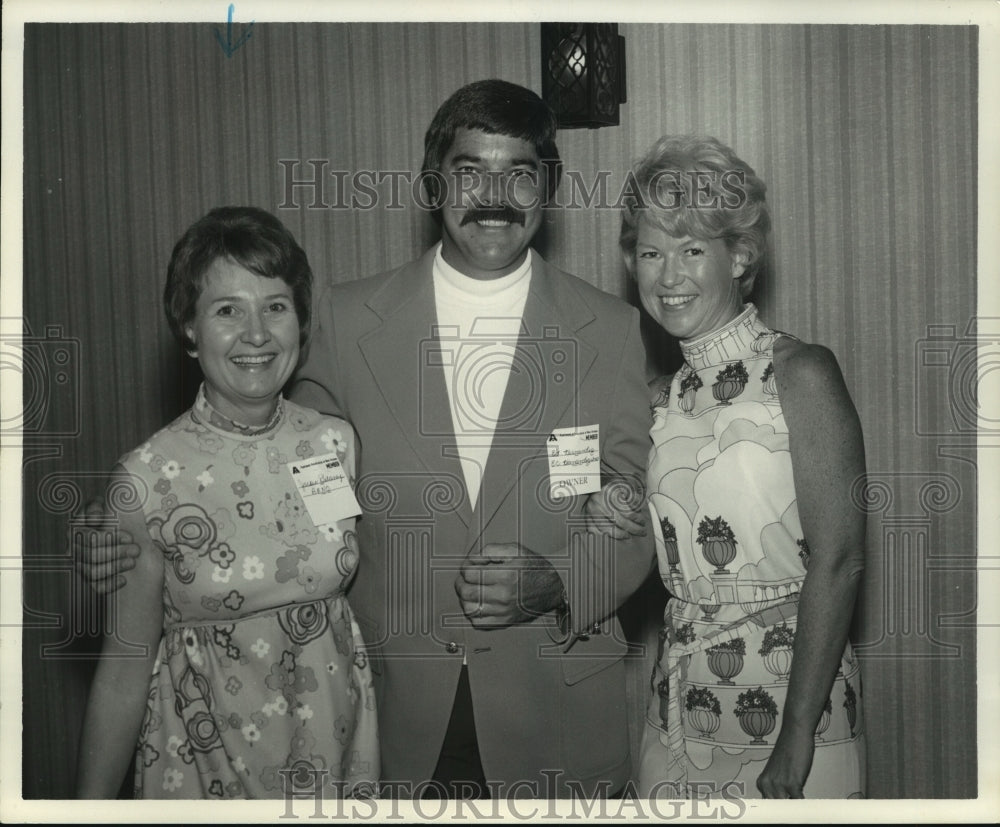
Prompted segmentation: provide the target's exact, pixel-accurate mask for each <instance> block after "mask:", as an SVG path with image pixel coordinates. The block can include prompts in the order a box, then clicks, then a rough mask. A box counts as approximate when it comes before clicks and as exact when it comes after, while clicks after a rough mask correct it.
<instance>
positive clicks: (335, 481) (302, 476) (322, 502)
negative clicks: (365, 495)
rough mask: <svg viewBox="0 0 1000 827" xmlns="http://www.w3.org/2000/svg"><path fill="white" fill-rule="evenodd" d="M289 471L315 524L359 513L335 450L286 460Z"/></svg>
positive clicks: (334, 520)
mask: <svg viewBox="0 0 1000 827" xmlns="http://www.w3.org/2000/svg"><path fill="white" fill-rule="evenodd" d="M288 471H289V473H290V474H291V475H292V480H293V481H294V482H295V487H296V488H297V489H298V490H299V496H301V497H302V502H303V503H305V506H306V511H308V512H309V516H310V517H312V521H313V522H314V523H315V524H316V525H317V526H321V525H326V524H327V523H335V522H336V521H337V520H343V519H345V518H347V517H356V516H357V515H358V514H360V513H361V506H360V505H358V501H357V498H356V497H355V496H354V490H353V489H352V488H351V483H350V481H349V480H348V479H347V472H346V471H345V470H344V466H343V465H342V464H341V462H340V460H339V459H338V458H337V455H336V454H335V453H330V454H321V455H320V456H316V457H309V459H304V460H294V461H292V462H290V463H288Z"/></svg>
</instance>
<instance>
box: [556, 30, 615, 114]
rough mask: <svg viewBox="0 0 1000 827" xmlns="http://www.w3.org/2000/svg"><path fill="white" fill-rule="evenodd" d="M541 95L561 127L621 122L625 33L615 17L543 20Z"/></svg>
mask: <svg viewBox="0 0 1000 827" xmlns="http://www.w3.org/2000/svg"><path fill="white" fill-rule="evenodd" d="M542 97H543V98H544V99H545V101H546V102H547V103H548V104H549V106H551V107H552V109H553V110H554V111H555V113H556V117H557V118H558V119H559V126H560V127H563V128H576V127H590V128H594V127H598V126H617V125H618V122H619V121H618V106H619V104H622V103H625V100H626V95H625V38H624V37H622V36H621V35H619V34H618V24H617V23H542Z"/></svg>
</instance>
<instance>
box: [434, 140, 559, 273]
mask: <svg viewBox="0 0 1000 827" xmlns="http://www.w3.org/2000/svg"><path fill="white" fill-rule="evenodd" d="M441 173H442V175H443V176H444V180H445V183H446V186H447V188H448V189H447V192H446V193H445V200H444V205H443V207H442V210H441V217H442V222H441V223H442V226H443V235H442V254H443V255H444V260H445V261H447V262H448V263H449V264H450V265H451V266H452V267H454V268H455V269H456V270H458V271H459V272H461V273H464V274H465V275H467V276H469V277H470V278H475V279H495V278H499V277H500V276H506V275H507V274H509V273H512V272H513V271H514V270H516V269H517V268H518V267H519V266H520V265H521V263H522V262H523V261H524V257H525V255H527V251H528V245H529V244H530V243H531V239H532V238H533V237H534V235H535V233H536V232H538V228H539V227H540V226H541V224H542V207H541V205H542V201H543V199H544V194H545V172H544V170H543V169H542V165H541V162H540V161H539V158H538V154H537V153H536V152H535V148H534V146H532V145H531V144H530V143H528V142H527V141H525V140H524V139H522V138H512V137H510V136H509V135H494V134H492V133H489V132H483V131H482V130H480V129H465V128H463V129H460V130H458V132H457V133H456V134H455V140H454V141H453V142H452V145H451V148H450V149H449V150H448V152H447V154H446V155H445V157H444V161H443V162H442V168H441Z"/></svg>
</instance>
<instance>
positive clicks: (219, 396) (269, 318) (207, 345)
mask: <svg viewBox="0 0 1000 827" xmlns="http://www.w3.org/2000/svg"><path fill="white" fill-rule="evenodd" d="M186 333H187V335H188V337H189V338H190V339H191V341H192V342H194V345H195V350H194V352H193V355H195V356H197V357H198V362H199V364H200V365H201V370H202V373H203V374H204V375H205V395H206V397H207V399H208V401H209V403H210V404H211V405H212V406H213V407H214V408H215V409H216V410H218V411H219V413H221V414H223V415H224V416H227V417H229V418H230V419H234V420H236V421H238V422H242V423H245V424H248V425H259V424H263V423H266V422H267V420H268V419H269V418H270V416H271V413H272V412H273V410H274V405H275V403H276V401H277V397H278V394H279V393H281V389H282V388H283V387H284V385H285V383H286V382H287V381H288V380H289V378H290V377H291V375H292V373H293V371H294V370H295V367H296V365H297V364H298V361H299V320H298V317H297V316H296V314H295V303H294V298H293V294H292V288H291V287H289V286H288V284H286V283H285V281H284V280H283V279H280V278H267V277H265V276H258V275H257V274H256V273H252V272H250V271H249V270H247V269H245V268H244V267H242V266H240V265H239V264H236V263H235V262H232V261H230V260H228V259H223V258H219V259H216V260H215V261H214V262H213V263H212V265H211V266H210V267H209V268H208V270H207V271H206V273H205V276H204V280H203V286H202V290H201V294H200V295H199V296H198V301H197V303H196V305H195V317H194V320H193V321H192V322H191V324H190V325H188V326H187V328H186Z"/></svg>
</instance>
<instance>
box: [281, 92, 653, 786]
mask: <svg viewBox="0 0 1000 827" xmlns="http://www.w3.org/2000/svg"><path fill="white" fill-rule="evenodd" d="M555 132H556V122H555V117H554V115H553V113H552V111H551V110H550V109H549V107H548V106H547V105H546V104H545V103H544V102H543V101H542V100H541V99H540V98H539V97H538V96H537V95H536V94H535V93H533V92H531V91H530V90H528V89H525V88H523V87H520V86H516V85H514V84H511V83H507V82H504V81H500V80H487V81H480V82H477V83H472V84H470V85H468V86H465V87H463V88H461V89H459V90H458V91H457V92H455V93H454V94H453V95H452V96H451V97H450V98H449V99H448V100H447V101H446V102H445V103H444V104H443V105H442V106H441V107H440V109H439V110H438V112H437V114H436V115H435V117H434V120H433V122H432V123H431V125H430V128H429V129H428V131H427V134H426V137H425V156H424V163H423V173H422V175H423V183H424V185H425V187H426V192H427V195H428V197H429V199H430V202H431V203H432V205H433V206H434V208H435V210H436V212H435V216H436V218H437V219H438V221H439V223H440V225H441V242H440V244H438V245H435V246H434V247H433V248H432V249H430V250H428V251H427V252H426V253H425V254H424V255H423V256H422V257H421V258H419V259H418V260H416V261H413V262H410V263H408V264H406V265H404V266H402V267H400V268H398V269H395V270H392V271H390V272H388V273H383V274H381V275H377V276H372V277H370V278H365V279H360V280H357V281H353V282H348V283H343V284H338V285H336V286H334V287H333V288H332V289H331V290H329V291H328V293H327V294H326V295H325V296H324V297H322V298H321V299H320V301H319V303H318V306H317V308H316V313H315V317H314V318H315V320H316V323H317V324H316V331H315V334H314V336H313V339H312V343H311V345H310V348H309V351H308V355H307V357H306V360H305V362H304V364H303V366H302V367H301V369H300V371H299V373H298V376H297V381H296V384H295V386H294V389H293V392H292V398H293V399H294V400H295V401H296V402H298V403H299V404H302V405H307V406H310V407H314V408H316V409H318V410H320V411H322V412H325V413H337V414H339V415H341V416H343V417H345V418H346V419H348V420H349V421H350V422H351V423H352V424H353V425H354V427H355V428H356V430H357V432H358V437H359V444H360V454H359V456H360V459H359V464H358V481H357V486H356V491H357V496H358V500H359V502H360V504H361V507H362V509H363V515H362V518H361V519H360V520H359V523H358V532H359V535H358V538H357V539H358V547H359V553H360V557H361V559H360V564H359V566H358V574H357V578H356V580H355V582H354V583H353V585H352V587H351V591H350V600H351V605H352V607H354V610H355V614H356V615H357V617H358V620H359V623H360V624H361V631H362V633H363V635H364V638H365V641H366V642H367V644H368V648H369V658H370V662H371V666H372V671H373V673H374V676H375V682H376V689H377V694H378V704H379V729H380V738H381V751H382V777H383V782H384V783H383V789H382V794H383V795H386V796H410V795H413V796H442V797H458V798H476V797H494V798H499V797H503V798H506V797H527V798H554V797H566V796H569V795H571V794H577V795H587V796H591V795H595V794H597V795H609V794H614V793H616V792H617V791H619V790H620V789H621V788H622V787H623V785H624V784H625V783H626V781H627V779H628V777H629V772H630V760H629V738H628V721H627V708H626V698H625V671H624V662H623V656H624V654H625V651H626V645H625V642H624V636H623V634H622V631H621V627H620V625H619V624H618V621H617V618H616V615H615V611H616V609H617V608H618V607H619V606H620V605H621V603H622V602H623V601H624V600H625V599H626V598H627V597H628V596H629V595H630V594H631V593H632V592H633V591H634V590H635V589H636V588H637V587H638V586H639V584H640V583H641V582H642V580H643V579H644V578H645V576H646V575H647V574H648V572H649V570H650V566H651V562H652V549H651V547H650V546H649V545H648V544H647V543H646V539H645V538H644V537H632V536H630V537H629V538H627V539H624V540H617V541H616V540H614V539H612V538H610V537H605V536H603V535H602V536H598V535H596V534H588V532H587V530H586V526H585V523H584V520H583V515H582V510H581V509H582V505H583V503H584V501H585V500H586V493H587V492H588V491H594V490H597V487H599V485H600V483H601V481H602V479H603V480H604V481H605V482H606V481H607V480H608V479H609V478H613V477H622V478H627V479H629V480H641V479H642V478H643V469H644V464H645V458H646V453H647V451H648V438H647V435H646V431H647V423H646V422H645V419H644V417H645V413H646V411H647V401H646V391H645V381H644V378H643V376H642V370H641V366H642V365H643V363H644V356H643V351H642V344H641V340H640V336H639V328H638V313H637V311H636V310H635V309H634V308H632V307H630V306H628V305H626V304H625V303H623V302H621V301H619V300H618V299H616V298H613V297H611V296H609V295H607V294H605V293H603V292H601V291H600V290H597V289H596V288H594V287H592V286H591V285H589V284H587V283H585V282H583V281H581V280H580V279H577V278H576V277H574V276H570V275H568V274H566V273H563V272H561V271H559V270H557V269H556V268H554V267H552V266H551V265H549V264H547V263H546V262H545V261H544V260H543V259H542V258H541V257H540V256H539V255H538V254H537V253H536V252H534V251H533V250H532V249H531V248H530V243H531V240H532V238H533V237H534V236H535V234H536V233H537V232H538V230H539V228H540V227H541V224H542V219H543V214H544V213H543V207H544V205H545V204H546V202H548V201H549V200H550V199H551V197H552V195H553V194H554V193H555V190H556V187H557V185H558V181H559V175H560V171H561V169H560V161H559V155H558V151H557V149H556V145H555ZM595 446H596V447H595ZM560 469H561V470H560ZM574 469H578V471H579V473H578V474H573V473H571V472H572V471H573V470H574ZM568 472H569V473H568ZM639 487H641V483H640V484H639Z"/></svg>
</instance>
